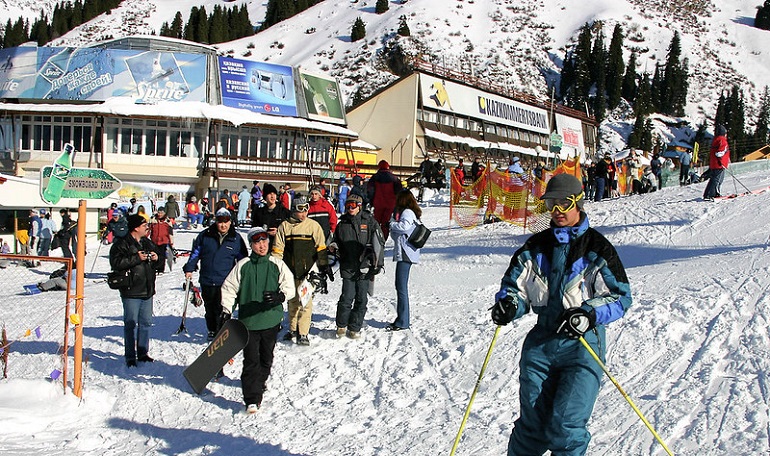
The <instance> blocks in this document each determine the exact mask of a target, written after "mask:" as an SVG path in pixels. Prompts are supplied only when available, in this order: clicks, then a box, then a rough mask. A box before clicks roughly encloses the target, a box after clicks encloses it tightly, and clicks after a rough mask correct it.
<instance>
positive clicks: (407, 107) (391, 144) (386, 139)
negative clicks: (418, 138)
mask: <svg viewBox="0 0 770 456" xmlns="http://www.w3.org/2000/svg"><path fill="white" fill-rule="evenodd" d="M418 81H419V74H417V73H414V74H412V75H411V76H408V77H406V78H405V79H404V80H402V81H400V82H398V83H397V84H395V85H394V86H392V87H390V88H388V89H387V90H384V91H383V92H381V93H380V94H378V95H375V96H374V97H372V98H370V99H369V100H367V101H366V102H365V103H363V104H362V105H360V106H357V107H356V108H355V109H354V110H353V111H350V112H349V113H348V114H347V120H348V128H349V129H351V130H353V131H355V132H358V135H359V138H360V139H362V140H363V141H366V142H368V143H371V144H374V145H376V146H377V147H379V148H380V151H379V152H378V154H377V160H378V161H379V160H387V161H388V162H389V163H390V165H391V166H396V167H400V166H409V167H412V166H417V165H419V163H420V162H422V153H421V152H420V151H419V149H417V150H415V149H416V146H415V129H416V125H417V88H418ZM415 152H416V153H417V158H415V156H414V155H415Z"/></svg>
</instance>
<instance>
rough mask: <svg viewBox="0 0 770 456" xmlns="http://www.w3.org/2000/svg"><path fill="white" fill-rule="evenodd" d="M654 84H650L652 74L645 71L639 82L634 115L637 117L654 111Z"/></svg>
mask: <svg viewBox="0 0 770 456" xmlns="http://www.w3.org/2000/svg"><path fill="white" fill-rule="evenodd" d="M651 96H652V85H651V84H650V75H649V74H647V73H644V76H642V81H641V82H640V83H639V92H638V94H637V96H636V103H634V115H635V116H637V117H641V116H646V115H648V114H650V113H652V112H654V110H653V106H652V99H651Z"/></svg>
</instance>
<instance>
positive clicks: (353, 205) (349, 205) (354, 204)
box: [345, 201, 361, 209]
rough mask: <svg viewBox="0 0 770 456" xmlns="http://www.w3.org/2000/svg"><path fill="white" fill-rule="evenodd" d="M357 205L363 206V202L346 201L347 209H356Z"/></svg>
mask: <svg viewBox="0 0 770 456" xmlns="http://www.w3.org/2000/svg"><path fill="white" fill-rule="evenodd" d="M357 207H361V203H359V202H358V201H346V202H345V209H355V208H357Z"/></svg>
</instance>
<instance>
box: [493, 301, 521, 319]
mask: <svg viewBox="0 0 770 456" xmlns="http://www.w3.org/2000/svg"><path fill="white" fill-rule="evenodd" d="M518 307H519V306H517V305H516V303H515V302H513V297H512V296H504V297H502V298H500V299H498V300H497V301H495V305H494V306H492V321H493V322H495V324H496V325H499V326H505V325H507V324H508V323H510V322H512V321H513V318H514V317H515V316H516V310H517V309H518Z"/></svg>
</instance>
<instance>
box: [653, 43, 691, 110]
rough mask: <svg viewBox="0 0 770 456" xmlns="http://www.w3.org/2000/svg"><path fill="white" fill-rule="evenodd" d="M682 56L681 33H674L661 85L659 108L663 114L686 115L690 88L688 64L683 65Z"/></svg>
mask: <svg viewBox="0 0 770 456" xmlns="http://www.w3.org/2000/svg"><path fill="white" fill-rule="evenodd" d="M681 55H682V45H681V38H680V37H679V32H674V37H673V38H672V39H671V44H670V45H669V48H668V55H667V57H666V64H665V69H664V71H663V74H662V79H661V84H660V94H659V96H660V98H659V100H658V107H659V110H660V112H662V113H663V114H667V115H672V116H677V115H684V104H685V102H686V99H687V88H688V87H687V71H686V64H685V65H683V64H682V62H680V60H679V59H680V57H681Z"/></svg>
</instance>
